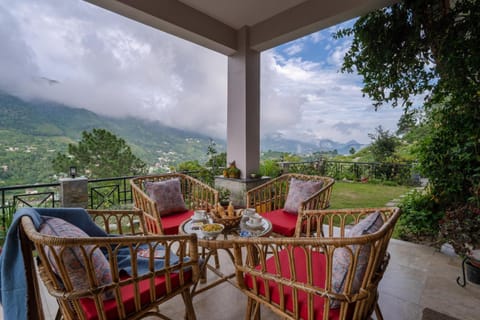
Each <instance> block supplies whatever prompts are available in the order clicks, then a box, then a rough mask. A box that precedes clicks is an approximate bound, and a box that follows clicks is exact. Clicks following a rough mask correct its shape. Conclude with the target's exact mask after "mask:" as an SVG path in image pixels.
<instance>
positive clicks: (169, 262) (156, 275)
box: [19, 209, 199, 320]
mask: <svg viewBox="0 0 480 320" xmlns="http://www.w3.org/2000/svg"><path fill="white" fill-rule="evenodd" d="M36 210H37V211H39V212H41V210H38V209H36ZM42 210H44V211H45V210H47V211H48V210H49V209H42ZM54 210H56V211H57V214H55V216H56V217H60V216H59V215H58V211H59V210H64V212H65V215H69V214H70V215H71V214H72V213H75V214H77V213H78V210H81V209H73V211H75V210H76V212H72V210H70V209H50V211H54ZM82 211H83V212H84V213H85V211H84V210H82ZM89 214H90V216H91V217H92V218H93V220H94V221H95V224H96V225H98V226H101V227H103V228H104V229H106V231H107V232H108V231H112V232H114V233H116V234H117V235H116V236H109V235H107V236H92V237H88V236H86V237H64V236H52V235H48V233H47V234H45V233H44V232H43V231H42V230H43V229H42V228H43V227H41V228H40V230H41V231H42V232H39V231H38V230H37V228H36V226H35V224H34V220H35V219H33V220H32V218H31V217H30V216H22V217H21V218H20V219H21V223H20V224H19V230H20V239H21V247H22V254H23V259H24V264H25V270H26V273H27V286H28V294H27V296H28V300H29V301H28V305H29V308H28V309H30V310H35V312H36V313H35V314H32V313H29V315H28V318H29V319H44V315H43V311H42V307H41V306H42V303H41V297H40V294H39V283H38V280H37V276H36V271H35V269H36V268H35V259H34V257H35V256H37V255H38V265H37V269H38V272H39V274H40V278H41V280H42V282H43V283H44V285H45V286H46V288H47V290H48V292H49V294H50V295H52V296H53V297H54V298H56V300H57V302H58V304H59V312H58V314H57V317H56V318H57V319H59V318H60V316H61V317H62V318H63V319H104V320H105V319H109V320H110V319H139V318H142V317H145V316H148V315H155V316H158V317H161V318H162V319H167V317H166V316H165V315H164V314H162V310H161V306H160V305H161V304H162V303H163V302H165V301H167V300H169V299H171V298H173V297H175V296H176V295H179V294H180V295H181V296H182V298H183V301H184V303H185V309H186V318H187V319H195V312H194V309H193V304H192V300H191V294H190V289H191V286H192V285H193V283H194V282H195V280H196V279H197V277H198V273H199V267H198V252H197V251H196V250H192V249H194V248H197V238H196V236H195V235H182V236H179V235H174V236H158V235H157V236H149V235H146V234H144V233H143V232H142V231H141V230H142V229H143V230H144V227H145V223H144V220H143V215H142V213H141V211H131V210H128V211H127V210H125V211H123V210H118V211H90V212H89ZM42 215H47V216H48V215H49V213H48V212H44V213H42ZM85 215H86V213H85ZM43 219H45V218H43ZM46 221H51V220H46ZM57 221H62V220H57ZM46 223H47V222H45V220H44V222H43V224H42V226H43V225H45V224H46ZM47 224H48V223H47ZM79 227H80V226H79ZM57 231H58V230H57ZM125 235H126V236H125ZM160 246H161V247H160ZM187 247H188V251H189V252H188V254H189V256H187ZM160 248H161V250H162V251H161V253H162V254H163V255H164V257H163V258H162V259H159V257H158V256H157V257H155V256H154V254H153V252H155V254H156V255H157V254H160V251H159V250H160ZM97 249H99V250H100V251H99V250H97ZM33 250H36V253H35V252H34V251H33ZM32 252H33V254H32ZM99 252H100V255H101V254H102V253H103V254H105V255H106V256H107V257H108V263H107V266H109V268H108V270H109V274H108V276H109V277H110V278H111V281H109V282H108V283H103V284H100V283H102V282H101V281H100V280H99V273H98V269H97V263H98V261H97V260H96V254H98V253H99ZM69 254H70V255H72V254H73V255H74V256H75V257H76V259H77V260H75V261H76V265H77V266H79V265H80V266H82V271H83V269H84V275H83V277H84V278H85V279H86V280H84V282H85V286H83V287H82V288H78V286H77V287H75V285H76V282H77V285H78V279H74V275H73V274H74V273H73V272H72V265H69V263H68V262H66V261H65V260H67V256H68V255H69ZM159 261H160V262H159ZM159 264H161V265H162V267H161V268H159V267H158V266H159ZM127 266H129V267H127ZM127 268H128V272H126V271H125V270H127ZM142 268H143V269H142ZM107 294H108V296H109V297H108V298H107ZM30 312H31V311H30Z"/></svg>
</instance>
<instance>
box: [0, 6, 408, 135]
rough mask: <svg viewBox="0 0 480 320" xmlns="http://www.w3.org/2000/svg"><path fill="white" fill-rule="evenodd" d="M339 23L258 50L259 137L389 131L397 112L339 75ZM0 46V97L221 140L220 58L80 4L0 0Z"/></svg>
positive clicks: (353, 78)
mask: <svg viewBox="0 0 480 320" xmlns="http://www.w3.org/2000/svg"><path fill="white" fill-rule="evenodd" d="M351 23H352V22H351V21H350V22H347V23H346V24H351ZM341 26H342V25H339V26H335V27H332V28H329V29H326V30H322V31H320V32H317V33H314V34H311V35H309V36H306V37H304V38H301V39H298V40H295V41H293V42H290V43H287V44H284V45H282V46H279V47H276V48H274V49H271V50H268V51H265V52H263V53H262V55H261V63H262V73H261V134H262V135H282V136H283V137H285V138H289V139H297V140H306V141H315V140H318V139H332V140H335V141H338V142H346V141H348V140H351V139H355V140H357V141H359V142H361V143H369V142H370V139H369V138H368V133H372V132H374V129H375V128H376V127H377V126H379V125H382V126H383V128H385V129H389V130H391V131H395V130H396V124H397V121H398V118H399V116H400V114H401V110H400V109H392V108H389V107H385V108H383V109H381V110H379V111H377V112H375V111H374V110H373V107H372V105H371V101H370V100H369V99H368V98H363V97H362V93H361V87H362V82H361V79H360V77H359V76H357V75H352V74H342V73H340V72H339V71H338V70H339V68H340V65H341V63H342V59H343V54H344V53H345V51H346V50H347V49H348V46H349V41H348V39H342V40H334V39H333V38H332V36H331V34H332V32H334V31H335V30H337V29H338V28H340V27H341ZM0 43H1V50H0V90H4V91H7V92H10V93H15V94H17V95H20V96H22V97H24V98H45V99H49V100H53V101H56V102H60V103H64V104H67V105H70V106H72V107H79V108H85V109H89V110H91V111H94V112H96V113H100V114H104V115H110V116H119V117H121V116H136V117H141V118H145V119H150V120H152V119H153V120H158V121H161V122H163V123H164V124H166V125H169V126H175V127H179V128H182V129H188V130H193V131H199V132H202V133H204V134H207V135H209V136H211V137H214V138H220V139H225V138H226V127H225V126H226V105H227V96H226V92H227V57H225V56H223V55H221V54H218V53H215V52H213V51H210V50H208V49H204V48H202V47H200V46H198V45H195V44H193V43H190V42H187V41H185V40H182V39H179V38H176V37H173V36H171V35H169V34H166V33H163V32H161V31H158V30H155V29H152V28H150V27H147V26H144V25H142V24H140V23H137V22H134V21H131V20H128V19H126V18H124V17H121V16H119V15H116V14H114V13H111V12H109V11H106V10H104V9H101V8H99V7H96V6H94V5H92V4H89V3H87V2H84V1H81V0H42V1H38V0H15V1H11V0H0ZM47 79H48V80H54V81H48V80H47Z"/></svg>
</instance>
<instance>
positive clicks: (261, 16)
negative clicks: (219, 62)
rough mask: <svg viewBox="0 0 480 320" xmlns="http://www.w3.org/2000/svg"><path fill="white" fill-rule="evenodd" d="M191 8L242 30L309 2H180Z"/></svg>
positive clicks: (227, 0) (250, 0)
mask: <svg viewBox="0 0 480 320" xmlns="http://www.w3.org/2000/svg"><path fill="white" fill-rule="evenodd" d="M179 1H180V2H183V3H185V4H186V5H188V6H189V7H192V8H194V9H196V10H198V11H201V12H203V13H205V14H206V15H208V16H210V17H212V18H214V19H217V20H218V21H221V22H223V23H225V24H226V25H228V26H230V27H232V28H235V29H240V28H241V27H243V26H249V27H251V26H253V25H256V24H257V23H259V22H262V21H265V20H267V19H269V18H271V17H272V16H275V15H277V14H279V13H280V12H283V11H286V10H288V9H290V8H292V7H295V6H296V5H298V4H300V3H302V2H306V1H307V0H179Z"/></svg>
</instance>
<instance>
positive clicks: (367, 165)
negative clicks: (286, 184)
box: [279, 159, 420, 185]
mask: <svg viewBox="0 0 480 320" xmlns="http://www.w3.org/2000/svg"><path fill="white" fill-rule="evenodd" d="M279 166H280V168H281V169H282V172H298V173H305V174H319V175H323V176H329V177H332V178H335V179H337V180H343V179H346V180H353V181H364V182H365V181H368V180H380V181H391V182H394V183H397V184H403V185H418V184H419V183H420V176H419V174H418V173H417V171H416V163H380V162H352V161H332V160H326V159H320V160H317V161H306V162H279Z"/></svg>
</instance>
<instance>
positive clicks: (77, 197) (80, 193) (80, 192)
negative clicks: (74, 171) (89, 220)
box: [60, 177, 88, 209]
mask: <svg viewBox="0 0 480 320" xmlns="http://www.w3.org/2000/svg"><path fill="white" fill-rule="evenodd" d="M60 201H61V206H62V207H64V208H85V209H86V208H87V207H88V179H87V178H83V177H82V178H73V179H72V178H65V179H60Z"/></svg>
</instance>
